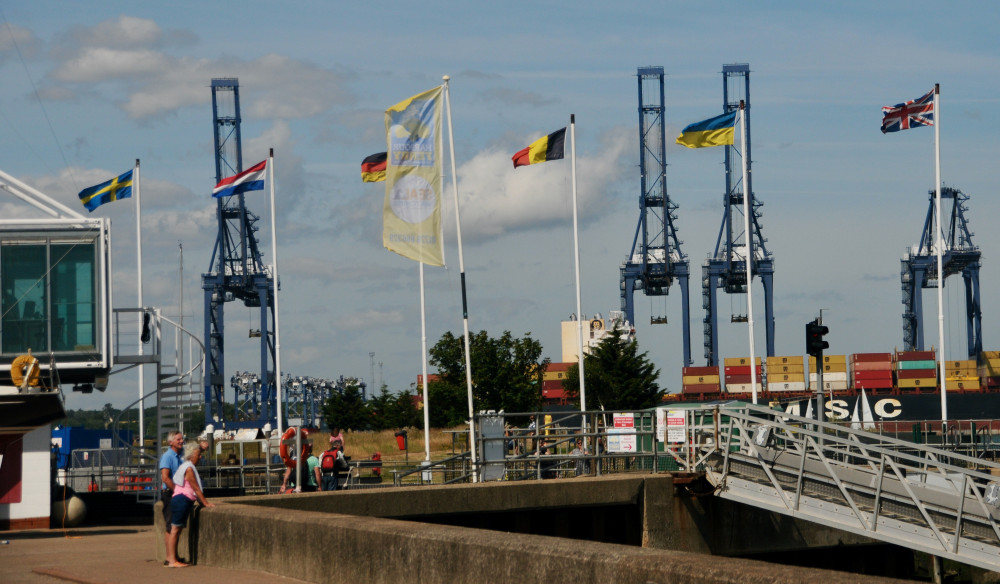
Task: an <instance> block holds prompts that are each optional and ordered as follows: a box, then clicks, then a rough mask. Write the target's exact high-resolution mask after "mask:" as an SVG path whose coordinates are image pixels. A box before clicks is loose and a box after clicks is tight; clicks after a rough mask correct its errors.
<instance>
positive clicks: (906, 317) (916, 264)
mask: <svg viewBox="0 0 1000 584" xmlns="http://www.w3.org/2000/svg"><path fill="white" fill-rule="evenodd" d="M929 194H930V206H929V208H928V209H927V218H926V219H925V220H924V231H923V234H922V235H921V236H920V245H919V246H918V247H917V248H916V249H913V248H910V249H908V250H907V253H906V255H904V256H903V258H902V259H901V260H900V263H901V267H900V279H901V280H902V288H903V346H904V348H905V350H907V351H922V350H924V321H923V303H922V301H921V295H922V290H923V289H924V288H933V287H936V286H937V280H938V273H937V253H936V250H935V249H934V242H935V232H936V227H935V226H936V223H937V221H935V212H934V209H935V206H936V205H935V200H934V199H935V191H934V190H933V189H932V190H930V191H929ZM968 200H969V196H968V195H966V194H964V193H962V191H960V190H958V189H955V188H951V187H941V207H942V215H941V223H942V226H943V227H944V231H943V235H942V237H943V238H944V243H943V246H942V250H941V267H942V270H943V271H944V277H945V281H947V278H948V276H952V275H955V274H962V279H963V280H965V316H966V329H967V333H968V350H969V357H970V358H975V357H976V355H978V354H979V353H980V352H981V351H982V350H983V338H982V334H983V331H982V313H981V311H980V305H979V265H980V263H979V260H980V258H981V254H980V252H979V248H978V247H976V246H975V245H974V244H973V243H972V232H971V231H969V223H968V221H967V220H966V219H965V211H966V210H967V207H966V206H965V202H966V201H968ZM948 201H950V202H951V212H950V213H948V214H947V215H946V214H945V211H944V207H945V205H946V204H947V202H948ZM945 221H947V224H945Z"/></svg>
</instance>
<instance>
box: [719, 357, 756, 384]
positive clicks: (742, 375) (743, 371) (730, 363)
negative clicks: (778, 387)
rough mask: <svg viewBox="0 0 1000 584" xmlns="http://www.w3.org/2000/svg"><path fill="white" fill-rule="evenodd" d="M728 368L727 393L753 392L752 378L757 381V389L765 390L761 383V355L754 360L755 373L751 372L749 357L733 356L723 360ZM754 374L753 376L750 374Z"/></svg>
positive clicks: (726, 378) (726, 370)
mask: <svg viewBox="0 0 1000 584" xmlns="http://www.w3.org/2000/svg"><path fill="white" fill-rule="evenodd" d="M722 363H723V366H724V367H725V368H726V369H725V372H726V377H725V380H726V393H752V392H753V385H752V380H755V381H756V383H757V391H763V390H764V388H763V387H762V386H761V384H760V357H757V358H756V359H755V360H754V365H755V366H754V367H753V373H751V367H750V358H749V357H732V358H727V359H725V360H724V361H723V362H722ZM751 375H754V377H753V378H751V377H750V376H751Z"/></svg>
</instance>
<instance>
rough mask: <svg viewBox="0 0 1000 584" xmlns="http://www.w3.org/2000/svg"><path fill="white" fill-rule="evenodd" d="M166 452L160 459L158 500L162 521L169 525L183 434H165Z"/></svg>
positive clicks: (182, 447) (182, 445)
mask: <svg viewBox="0 0 1000 584" xmlns="http://www.w3.org/2000/svg"><path fill="white" fill-rule="evenodd" d="M167 447H168V448H167V450H166V452H164V453H163V456H161V457H160V489H161V491H160V499H161V500H162V501H163V519H164V520H165V521H166V522H167V524H168V525H169V522H170V500H171V499H172V498H173V497H174V473H175V472H177V468H178V467H179V466H180V465H181V462H183V461H182V460H181V450H183V449H184V434H181V433H180V432H168V433H167Z"/></svg>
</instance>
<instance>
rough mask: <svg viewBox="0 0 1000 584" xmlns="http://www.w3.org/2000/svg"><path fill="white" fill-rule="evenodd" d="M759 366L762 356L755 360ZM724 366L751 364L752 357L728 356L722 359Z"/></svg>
mask: <svg viewBox="0 0 1000 584" xmlns="http://www.w3.org/2000/svg"><path fill="white" fill-rule="evenodd" d="M755 362H756V364H757V367H760V357H757V358H756V360H755ZM722 365H723V367H742V366H748V367H749V366H750V357H726V358H725V359H723V361H722Z"/></svg>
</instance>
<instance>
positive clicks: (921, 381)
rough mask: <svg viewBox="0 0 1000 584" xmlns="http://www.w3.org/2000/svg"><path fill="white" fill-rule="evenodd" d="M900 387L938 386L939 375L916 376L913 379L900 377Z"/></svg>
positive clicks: (897, 382)
mask: <svg viewBox="0 0 1000 584" xmlns="http://www.w3.org/2000/svg"><path fill="white" fill-rule="evenodd" d="M896 385H897V386H899V387H906V388H915V387H937V377H915V378H912V379H899V380H897V381H896Z"/></svg>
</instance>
